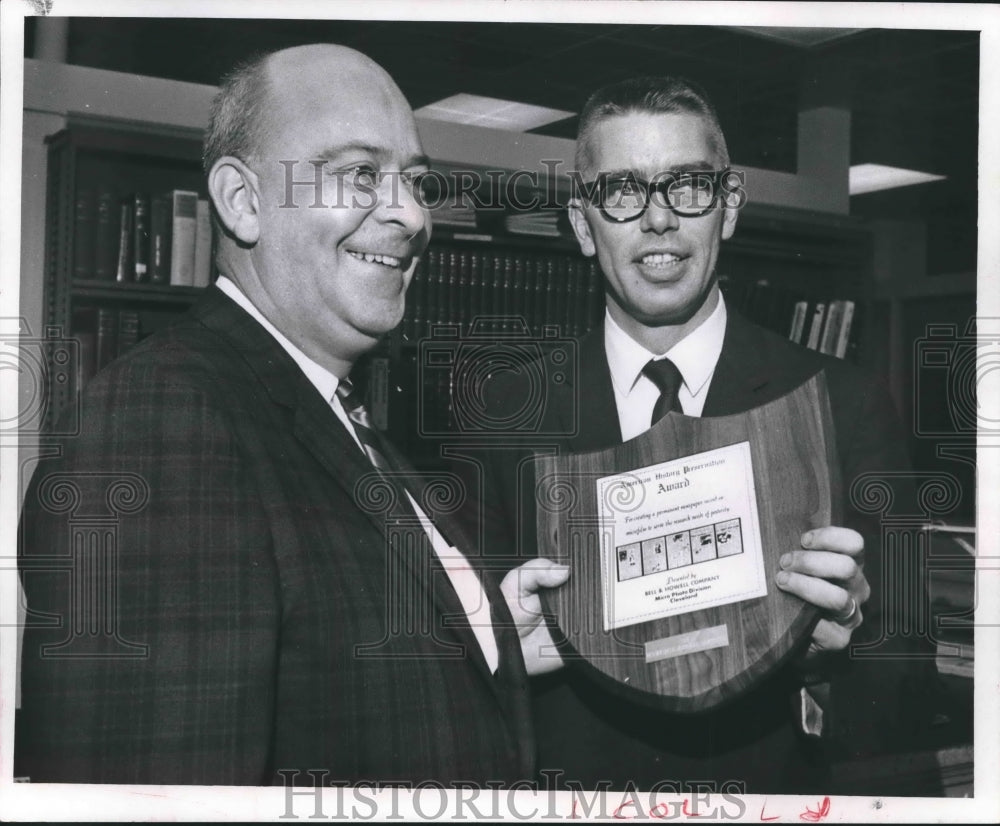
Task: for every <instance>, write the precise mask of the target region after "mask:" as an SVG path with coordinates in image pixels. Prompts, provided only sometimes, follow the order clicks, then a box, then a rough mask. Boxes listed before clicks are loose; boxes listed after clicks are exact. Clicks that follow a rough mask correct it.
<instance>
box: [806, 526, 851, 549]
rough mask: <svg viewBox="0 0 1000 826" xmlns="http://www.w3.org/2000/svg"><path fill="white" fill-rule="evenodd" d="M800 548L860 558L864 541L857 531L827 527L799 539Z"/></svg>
mask: <svg viewBox="0 0 1000 826" xmlns="http://www.w3.org/2000/svg"><path fill="white" fill-rule="evenodd" d="M801 542H802V547H803V548H809V549H812V550H822V551H836V552H837V553H841V554H847V555H848V556H854V557H857V556H860V555H861V554H862V552H863V551H864V549H865V540H864V538H863V537H862V536H861V534H859V533H858V532H857V531H853V530H851V529H850V528H839V527H837V526H836V525H827V526H826V527H824V528H813V529H812V530H811V531H806V532H805V533H804V534H802V537H801Z"/></svg>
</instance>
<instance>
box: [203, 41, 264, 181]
mask: <svg viewBox="0 0 1000 826" xmlns="http://www.w3.org/2000/svg"><path fill="white" fill-rule="evenodd" d="M271 54H272V53H271V52H258V53H256V54H254V55H252V56H251V57H249V58H247V59H246V60H244V61H242V62H240V63H238V64H237V65H236V66H235V67H234V68H233V69H232V70H231V71H229V72H228V73H227V74H226V75H225V77H223V79H222V82H221V83H220V84H219V91H218V93H217V94H216V95H215V98H214V99H213V100H212V111H211V117H210V119H209V124H208V131H207V132H206V133H205V144H204V150H203V152H202V167H203V169H204V171H205V174H206V175H207V174H208V172H209V170H210V169H211V168H212V165H213V164H214V163H215V162H216V161H217V160H219V158H222V157H225V156H226V155H232V156H234V157H236V158H239V159H240V160H243V161H247V162H250V161H251V160H252V159H253V158H254V157H255V156H256V154H257V152H258V151H259V149H260V145H261V140H262V137H263V131H264V129H265V128H266V123H267V120H266V118H265V108H266V102H267V96H268V93H269V81H268V78H267V61H268V58H269V57H270V56H271Z"/></svg>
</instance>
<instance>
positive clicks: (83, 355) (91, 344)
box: [72, 307, 97, 393]
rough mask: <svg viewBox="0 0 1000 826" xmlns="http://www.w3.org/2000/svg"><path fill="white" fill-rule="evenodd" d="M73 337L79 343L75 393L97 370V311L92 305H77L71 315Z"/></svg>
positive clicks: (81, 388) (80, 389)
mask: <svg viewBox="0 0 1000 826" xmlns="http://www.w3.org/2000/svg"><path fill="white" fill-rule="evenodd" d="M72 324H73V338H75V339H76V341H77V343H78V344H79V363H78V364H77V370H76V374H75V376H74V384H75V390H76V392H77V393H79V392H80V391H82V390H83V388H84V387H86V386H87V382H89V381H90V380H91V379H92V378H93V377H94V373H96V372H97V312H96V310H95V309H94V308H93V307H77V308H75V309H74V310H73V317H72Z"/></svg>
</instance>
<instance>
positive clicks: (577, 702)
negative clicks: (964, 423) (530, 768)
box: [482, 310, 913, 793]
mask: <svg viewBox="0 0 1000 826" xmlns="http://www.w3.org/2000/svg"><path fill="white" fill-rule="evenodd" d="M577 360H578V364H579V374H578V377H577V380H576V381H573V380H572V379H571V380H570V381H567V382H564V383H562V384H549V385H548V386H547V388H546V395H545V397H544V399H542V400H541V403H542V404H544V406H545V410H544V414H543V416H542V421H541V423H540V426H539V429H540V430H541V431H543V432H546V433H550V434H552V433H557V434H558V433H561V434H564V435H562V436H559V437H555V438H537V439H528V438H522V439H521V440H520V443H519V445H520V447H521V448H523V449H525V450H528V449H530V448H531V446H532V445H534V447H535V448H536V449H537V447H539V446H546V447H548V448H550V449H551V448H552V447H555V448H556V449H558V450H566V451H573V452H584V451H591V450H597V449H602V448H606V447H609V446H611V445H613V444H616V443H619V442H620V441H621V430H620V427H619V423H618V414H617V409H616V406H615V401H614V391H613V387H612V384H611V376H610V372H609V368H608V363H607V357H606V354H605V350H604V329H603V326H601V327H598V328H597V329H596V330H594V331H592V332H591V333H590V334H589V335H588V336H586V337H585V338H584V339H583V340H582V341H581V342H580V347H579V351H578V354H577ZM820 369H825V370H826V376H827V382H828V388H829V394H830V400H831V407H832V412H833V420H834V424H835V430H836V443H837V453H838V456H839V459H840V470H841V476H842V480H843V489H844V493H845V496H844V498H845V500H846V499H847V498H848V497H847V491H848V490H849V488H850V484H851V482H852V480H853V479H855V478H856V477H857V476H858V474H860V473H864V472H866V471H880V472H881V471H892V470H905V468H906V467H907V461H906V456H905V452H904V450H903V449H902V446H901V440H900V434H901V431H900V429H899V427H898V425H897V423H896V417H895V415H894V413H893V410H892V407H891V404H890V402H889V400H888V396H887V394H886V393H885V392H884V391H883V389H882V388H881V387H880V386H879V385H878V384H877V383H876V382H874V381H872V380H871V378H870V377H867V376H865V375H864V374H862V373H861V371H860V370H858V369H857V368H855V367H853V366H852V365H849V364H846V363H844V362H843V361H840V360H838V359H835V358H831V357H827V356H822V355H819V354H817V353H815V352H814V351H811V350H807V349H806V348H803V347H799V346H797V345H793V344H791V343H790V342H788V341H786V340H785V339H782V338H781V337H779V336H777V335H774V334H773V333H770V332H768V331H766V330H764V329H762V328H760V327H757V326H756V325H753V324H751V323H750V322H748V321H746V320H745V319H743V318H742V317H740V316H739V315H738V314H737V313H736V312H734V311H732V310H730V311H729V312H728V322H727V327H726V333H725V339H724V345H723V349H722V354H721V356H720V359H719V362H718V365H717V367H716V370H715V373H714V376H713V378H712V383H711V386H710V388H709V391H708V396H707V399H706V403H705V408H704V411H703V415H705V416H722V415H731V414H734V413H739V412H743V411H745V410H749V409H751V408H753V407H756V406H758V405H761V404H764V403H766V402H769V401H772V400H774V399H776V398H779V397H781V396H783V395H785V394H786V393H788V392H789V391H791V390H793V389H794V388H796V387H798V386H799V385H800V384H802V383H803V382H804V381H805V380H807V379H808V378H810V377H811V376H812V375H814V374H816V373H817V372H819V370H820ZM487 398H488V399H489V405H492V408H491V410H492V412H493V415H494V418H495V420H497V421H499V420H502V418H503V417H504V415H505V414H504V412H503V411H504V405H507V406H509V407H510V409H511V410H512V411H518V410H520V409H523V406H524V404H525V401H524V399H523V398H521V397H519V395H518V392H517V386H516V382H514V381H513V380H512V379H511V378H510V376H509V374H508V375H502V376H500V377H498V378H497V379H496V380H495V381H494V382H492V383H491V384H490V386H489V387H488V388H487ZM493 455H494V456H495V457H496V458H494V459H492V460H491V461H490V462H489V463H488V469H487V473H486V479H485V482H484V490H483V492H482V499H483V501H485V502H486V503H489V504H490V506H488V507H486V508H485V509H484V513H485V517H484V519H485V530H484V536H486V537H487V538H493V539H494V540H495V541H494V542H487V543H486V548H487V553H491V554H496V555H500V554H502V553H504V552H505V551H504V547H505V545H506V553H508V554H509V553H510V550H509V549H510V548H511V547H514V542H515V539H514V538H513V537H511V536H510V534H509V532H507V533H506V535H505V534H504V528H505V526H509V525H511V524H513V523H514V521H515V520H514V514H516V513H518V510H517V508H518V506H519V499H520V507H521V508H523V509H524V510H523V511H522V513H524V514H525V515H524V516H523V517H522V519H521V521H520V529H521V533H520V536H519V537H518V538H517V540H516V541H517V542H518V543H519V545H518V547H519V548H520V549H521V552H522V553H526V554H528V555H532V554H534V553H535V550H534V548H535V540H534V513H533V510H531V507H532V500H533V497H531V496H530V494H529V495H528V496H523V495H522V493H521V492H522V491H529V492H530V491H532V490H533V483H532V479H531V473H530V466H528V465H525V464H524V463H523V462H522V463H521V464H520V465H519V464H518V461H519V457H517V456H516V455H515V454H514V453H511V452H508V451H503V452H496V453H495V454H493ZM903 487H905V485H903ZM899 493H900V495H901V496H902V495H906V494H905V493H904V491H903V490H900V491H899ZM844 521H845V524H846V525H847V526H848V527H852V528H854V529H856V530H858V531H860V532H862V533H863V534H864V535H865V540H866V554H867V557H866V564H865V572H866V576H867V577H868V579H869V582H870V583H871V586H872V590H873V596H872V599H871V601H870V602H869V603H868V604H867V605H866V606H865V615H866V617H867V618H868V619H867V620H866V623H865V626H864V627H863V628H862V629H860V630H859V631H858V632H856V634H855V637H854V640H855V641H859V640H861V641H864V640H869V641H871V640H878V639H879V638H880V634H881V627H882V622H881V620H882V617H881V611H882V609H881V599H880V597H881V593H882V578H881V570H880V569H881V565H880V559H879V546H880V542H879V539H880V526H879V524H878V523H877V522H876V521H874V520H873V519H871V518H867V517H865V516H864V515H863V514H861V513H859V512H857V511H856V510H854V509H852V508H851V507H850V506H849V503H847V502H845V520H844ZM519 561H520V559H519V558H512V559H510V565H511V566H513V565H514V564H516V563H517V562H519ZM571 575H572V574H571ZM903 647H904V648H905V647H906V645H905V644H904V646H903ZM897 653H898V650H897ZM909 665H910V664H909V663H906V664H902V663H900V662H898V661H896V662H893V661H887V662H882V663H878V664H877V666H871V665H865V664H858V663H851V662H849V661H848V658H847V657H846V656H844V657H837V658H834V661H833V662H832V663H830V670H831V675H832V679H833V688H834V691H833V695H832V697H831V699H830V701H829V703H828V704H827V707H826V720H825V728H824V732H825V737H824V741H826V745H824V746H823V747H820V745H819V744H817V743H815V742H813V741H812V740H807V739H806V738H804V737H803V736H802V735H801V733H800V732H799V731H798V725H797V723H796V719H797V717H798V715H799V705H798V704H799V702H800V699H799V689H800V687H801V685H802V676H801V675H800V674H798V673H797V672H796V671H795V670H794V669H793V668H790V667H789V668H785V669H784V670H782V671H779V672H778V673H777V674H776V675H775V676H774V677H773V678H771V679H770V680H769V681H768V682H767V683H765V684H763V685H761V686H760V687H758V688H756V689H755V690H753V691H751V692H750V693H748V694H746V695H744V696H743V697H742V698H740V699H738V700H736V701H734V702H732V703H731V704H729V705H728V706H726V707H724V708H723V709H721V710H719V711H717V712H713V713H709V714H704V715H698V716H684V715H670V714H665V713H659V712H655V711H650V710H649V709H647V708H646V707H641V706H639V705H633V704H631V703H628V702H626V701H624V700H622V699H620V698H618V697H616V696H612V695H611V694H609V693H607V692H606V691H605V690H603V689H602V688H601V687H600V686H599V685H598V684H597V683H596V682H595V681H593V680H592V679H591V678H590V677H589V676H588V675H587V674H586V673H584V671H583V670H582V669H581V670H578V669H576V668H573V667H570V668H566V669H563V670H562V671H560V672H558V673H557V674H555V675H552V676H549V677H546V678H544V679H542V680H539V681H537V683H536V685H535V689H536V690H535V720H536V735H537V737H538V743H539V766H540V768H541V769H542V770H557V771H561V772H563V773H564V775H563V779H565V780H572V781H579V782H582V783H583V785H584V787H585V788H597V787H598V786H599V785H600V784H601V783H602V782H609V783H611V784H612V786H613V787H614V788H624V787H626V786H627V784H629V783H633V784H636V785H637V786H638V787H639V788H647V789H648V788H653V787H654V786H655V785H656V784H657V783H659V782H661V781H676V782H689V781H696V780H710V781H715V782H716V783H719V784H721V783H723V782H726V781H736V782H738V783H741V784H743V785H744V786H745V788H746V791H748V792H769V793H775V792H789V793H790V792H795V791H813V790H824V791H829V790H830V788H829V786H828V785H827V784H828V777H827V760H828V758H829V757H830V756H831V753H832V754H833V755H834V756H836V757H850V756H853V755H859V754H865V753H871V752H875V751H879V750H881V749H882V748H884V747H885V746H886V745H887V744H888V743H892V742H893V738H895V737H898V736H900V735H901V733H904V732H907V731H908V730H911V729H912V726H911V723H912V720H911V719H909V718H908V717H907V715H906V713H905V712H906V711H907V710H908V709H909V708H910V706H911V705H912V704H911V703H909V702H908V699H907V695H908V694H912V692H913V687H912V685H911V679H910V678H911V677H912V671H911V670H910V669H909V668H908V666H909ZM831 675H824V676H831ZM831 750H832V751H831Z"/></svg>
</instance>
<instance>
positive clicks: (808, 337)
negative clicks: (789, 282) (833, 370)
mask: <svg viewBox="0 0 1000 826" xmlns="http://www.w3.org/2000/svg"><path fill="white" fill-rule="evenodd" d="M719 286H720V287H721V288H722V291H723V294H724V295H725V297H726V303H727V304H728V305H729V306H731V307H734V308H736V309H737V310H739V311H740V313H742V314H743V315H744V316H746V317H747V318H749V319H750V320H751V321H754V322H756V323H757V324H760V325H761V326H762V327H766V328H768V329H769V330H772V331H774V332H776V333H778V334H779V335H783V336H787V337H788V339H789V340H791V341H794V342H795V343H796V344H801V345H802V346H803V347H808V348H810V349H812V350H818V351H819V352H821V353H827V354H829V355H831V356H836V357H837V358H846V357H847V356H848V354H849V353H850V352H851V350H852V349H853V348H854V346H855V345H856V339H857V329H858V325H857V319H856V305H855V303H854V302H853V301H851V300H850V299H842V298H819V299H816V298H807V297H805V296H803V295H801V294H800V293H797V292H795V291H794V290H789V289H786V288H784V287H780V286H776V285H773V284H771V283H770V282H769V281H767V280H766V279H758V280H756V281H748V280H739V279H735V278H730V277H726V276H720V278H719Z"/></svg>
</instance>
